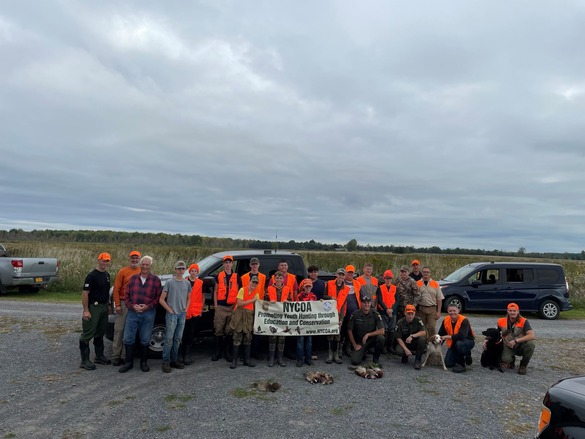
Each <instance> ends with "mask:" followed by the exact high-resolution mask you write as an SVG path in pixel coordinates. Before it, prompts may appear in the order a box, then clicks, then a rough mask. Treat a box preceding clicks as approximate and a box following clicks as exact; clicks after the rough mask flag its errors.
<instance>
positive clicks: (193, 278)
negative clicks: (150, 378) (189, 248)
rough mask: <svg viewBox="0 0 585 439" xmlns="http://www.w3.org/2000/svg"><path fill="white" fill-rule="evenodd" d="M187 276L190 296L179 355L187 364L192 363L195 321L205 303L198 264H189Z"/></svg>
mask: <svg viewBox="0 0 585 439" xmlns="http://www.w3.org/2000/svg"><path fill="white" fill-rule="evenodd" d="M188 271H189V276H188V277H187V280H188V281H189V283H190V284H191V297H190V299H189V308H188V309H187V314H186V316H185V329H184V330H183V339H182V340H181V347H180V355H181V357H182V358H183V364H184V365H185V366H189V365H191V364H193V357H192V356H191V348H192V346H193V341H194V339H195V332H196V331H197V322H198V320H199V319H200V318H201V314H202V313H203V306H204V305H205V296H204V295H203V281H202V280H201V279H199V277H198V276H199V265H197V264H191V265H189V268H188Z"/></svg>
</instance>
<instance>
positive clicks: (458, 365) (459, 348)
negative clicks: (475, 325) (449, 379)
mask: <svg viewBox="0 0 585 439" xmlns="http://www.w3.org/2000/svg"><path fill="white" fill-rule="evenodd" d="M447 313H448V314H449V315H448V316H446V317H445V318H444V319H443V323H442V324H441V327H440V328H439V335H440V336H441V339H442V340H445V341H446V342H447V346H448V347H449V349H447V353H446V354H445V366H447V367H452V368H453V372H456V373H459V372H465V365H468V366H469V365H471V364H472V362H473V360H472V358H471V350H472V349H473V347H474V346H475V336H474V334H473V330H472V329H471V323H469V320H468V319H467V317H464V316H462V315H460V314H459V308H457V305H449V306H448V308H447Z"/></svg>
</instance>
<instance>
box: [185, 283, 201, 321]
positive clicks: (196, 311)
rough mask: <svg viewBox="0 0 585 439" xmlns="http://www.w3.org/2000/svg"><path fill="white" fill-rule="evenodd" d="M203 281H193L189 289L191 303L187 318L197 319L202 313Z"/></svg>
mask: <svg viewBox="0 0 585 439" xmlns="http://www.w3.org/2000/svg"><path fill="white" fill-rule="evenodd" d="M204 301H205V300H204V298H203V281H202V280H201V279H195V283H194V284H193V288H191V302H190V305H189V309H188V310H187V316H186V317H187V318H188V319H190V318H191V317H199V316H200V315H201V313H202V311H203V302H204Z"/></svg>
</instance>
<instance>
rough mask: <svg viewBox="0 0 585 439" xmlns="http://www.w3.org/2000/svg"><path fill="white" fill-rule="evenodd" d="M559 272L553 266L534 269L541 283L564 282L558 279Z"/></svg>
mask: <svg viewBox="0 0 585 439" xmlns="http://www.w3.org/2000/svg"><path fill="white" fill-rule="evenodd" d="M560 273H561V271H560V270H557V269H554V268H537V269H536V276H537V277H538V281H539V282H540V283H543V284H555V283H564V281H563V280H562V279H560V277H561V276H560Z"/></svg>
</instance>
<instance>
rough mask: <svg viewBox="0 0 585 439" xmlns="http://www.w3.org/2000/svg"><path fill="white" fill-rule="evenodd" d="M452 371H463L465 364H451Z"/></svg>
mask: <svg viewBox="0 0 585 439" xmlns="http://www.w3.org/2000/svg"><path fill="white" fill-rule="evenodd" d="M452 371H453V372H455V373H461V372H465V366H464V365H463V364H456V365H455V366H453V369H452Z"/></svg>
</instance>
